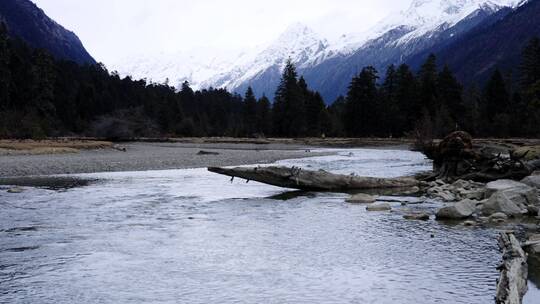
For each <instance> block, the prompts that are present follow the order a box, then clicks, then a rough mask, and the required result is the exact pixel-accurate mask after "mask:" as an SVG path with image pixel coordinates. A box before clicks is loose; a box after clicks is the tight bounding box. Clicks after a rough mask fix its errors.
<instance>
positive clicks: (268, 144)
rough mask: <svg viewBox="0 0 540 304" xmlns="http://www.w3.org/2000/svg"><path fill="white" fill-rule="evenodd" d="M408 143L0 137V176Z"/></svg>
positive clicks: (237, 161)
mask: <svg viewBox="0 0 540 304" xmlns="http://www.w3.org/2000/svg"><path fill="white" fill-rule="evenodd" d="M475 142H476V143H479V144H482V145H485V146H489V147H493V148H494V149H497V150H499V151H507V149H510V148H515V147H519V146H523V145H540V140H538V139H479V140H475ZM411 143H412V140H410V139H401V138H299V139H290V138H289V139H287V138H269V139H266V138H264V139H258V138H228V137H206V138H165V139H151V138H139V139H136V141H131V142H117V143H113V142H108V141H104V140H100V139H96V138H58V139H47V140H42V141H33V140H0V177H22V176H39V175H55V174H78V173H96V172H118V171H145V170H166V169H188V168H201V167H209V166H238V165H248V164H263V163H272V162H275V161H278V160H282V159H294V158H303V157H310V156H318V155H327V154H328V152H327V153H316V152H313V151H314V150H315V149H322V148H337V149H340V148H376V149H402V150H408V149H410V145H411ZM201 151H203V152H202V153H199V152H201ZM206 152H210V153H206ZM216 153H217V154H216Z"/></svg>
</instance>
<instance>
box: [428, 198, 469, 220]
mask: <svg viewBox="0 0 540 304" xmlns="http://www.w3.org/2000/svg"><path fill="white" fill-rule="evenodd" d="M476 203H477V202H476V201H473V200H469V199H465V200H462V201H460V202H457V203H455V204H452V205H449V206H446V207H443V208H441V209H439V211H437V214H436V215H435V216H436V218H437V219H450V220H460V219H466V218H468V217H470V216H471V215H472V214H473V213H474V211H475V210H476Z"/></svg>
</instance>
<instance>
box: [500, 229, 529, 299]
mask: <svg viewBox="0 0 540 304" xmlns="http://www.w3.org/2000/svg"><path fill="white" fill-rule="evenodd" d="M499 247H500V248H501V250H502V252H503V262H502V264H501V265H500V266H499V267H498V269H499V270H500V271H501V275H500V277H499V280H498V282H497V295H496V297H495V302H496V303H497V304H521V302H522V300H523V296H524V295H525V293H526V292H527V275H528V274H527V272H528V269H527V255H526V254H525V252H524V251H523V249H522V248H521V244H520V243H519V241H518V240H517V239H516V237H515V236H514V235H513V234H512V233H505V232H503V233H501V235H500V236H499Z"/></svg>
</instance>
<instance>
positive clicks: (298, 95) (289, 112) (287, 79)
mask: <svg viewBox="0 0 540 304" xmlns="http://www.w3.org/2000/svg"><path fill="white" fill-rule="evenodd" d="M273 116H274V128H275V133H276V135H278V136H290V137H299V136H303V135H304V134H305V131H306V121H305V104H304V96H303V94H302V89H301V88H300V86H299V85H298V80H297V73H296V68H295V66H294V64H293V63H292V61H291V59H288V60H287V63H286V65H285V69H284V70H283V74H282V77H281V81H280V83H279V86H278V88H277V91H276V94H275V101H274V113H273Z"/></svg>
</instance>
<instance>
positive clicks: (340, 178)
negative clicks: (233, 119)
mask: <svg viewBox="0 0 540 304" xmlns="http://www.w3.org/2000/svg"><path fill="white" fill-rule="evenodd" d="M208 171H210V172H214V173H218V174H223V175H227V176H231V177H232V178H234V177H239V178H243V179H246V180H248V181H249V180H253V181H257V182H261V183H265V184H269V185H273V186H278V187H283V188H291V189H299V190H307V191H349V190H362V189H389V188H407V187H414V186H418V185H419V183H420V182H419V181H418V180H416V179H413V178H407V177H403V178H375V177H362V176H354V175H341V174H333V173H330V172H327V171H324V170H319V171H310V170H304V169H301V168H296V167H293V168H288V167H256V168H247V167H238V168H208Z"/></svg>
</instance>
